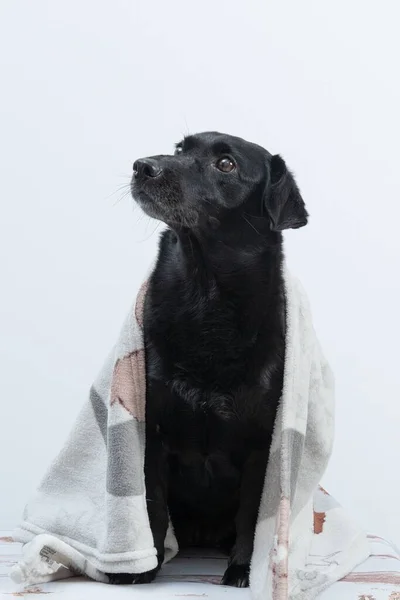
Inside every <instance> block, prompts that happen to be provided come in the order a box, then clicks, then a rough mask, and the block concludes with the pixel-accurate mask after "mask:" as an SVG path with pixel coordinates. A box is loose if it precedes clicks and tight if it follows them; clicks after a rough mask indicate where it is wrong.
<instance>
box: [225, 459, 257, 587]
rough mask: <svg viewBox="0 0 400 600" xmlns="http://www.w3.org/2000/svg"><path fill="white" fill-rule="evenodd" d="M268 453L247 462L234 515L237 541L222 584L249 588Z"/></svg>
mask: <svg viewBox="0 0 400 600" xmlns="http://www.w3.org/2000/svg"><path fill="white" fill-rule="evenodd" d="M267 461H268V453H267V452H254V453H253V454H252V455H251V456H250V457H249V459H248V461H247V462H246V464H245V466H244V470H243V474H242V481H241V486H240V505H239V510H238V512H237V515H236V520H235V523H236V541H235V545H234V546H233V548H232V552H231V555H230V558H229V563H228V568H227V570H226V571H225V574H224V576H223V578H222V581H221V583H222V584H223V585H230V586H234V587H248V585H249V576H250V561H251V556H252V554H253V544H254V532H255V528H256V523H257V516H258V509H259V506H260V500H261V493H262V489H263V485H264V478H265V470H266V467H267Z"/></svg>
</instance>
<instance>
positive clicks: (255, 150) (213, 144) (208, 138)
mask: <svg viewBox="0 0 400 600" xmlns="http://www.w3.org/2000/svg"><path fill="white" fill-rule="evenodd" d="M181 144H182V146H183V148H184V150H186V151H190V150H196V149H198V150H202V151H211V152H215V153H222V152H235V151H236V152H240V153H241V154H244V155H246V154H247V155H249V156H253V157H256V156H258V157H260V158H261V157H262V158H265V157H270V156H271V154H270V153H269V152H268V150H266V149H265V148H262V146H258V145H257V144H253V143H252V142H248V141H247V140H244V139H243V138H240V137H236V136H234V135H229V134H226V133H220V132H218V131H205V132H203V133H196V134H194V135H189V136H185V138H184V139H183V141H182V142H181Z"/></svg>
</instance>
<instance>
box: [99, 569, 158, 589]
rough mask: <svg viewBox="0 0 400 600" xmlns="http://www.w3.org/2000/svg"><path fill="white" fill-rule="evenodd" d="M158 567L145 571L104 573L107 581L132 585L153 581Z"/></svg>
mask: <svg viewBox="0 0 400 600" xmlns="http://www.w3.org/2000/svg"><path fill="white" fill-rule="evenodd" d="M158 571H159V567H156V568H155V569H152V570H151V571H145V572H144V573H106V575H107V576H108V583H112V584H114V585H132V584H139V583H151V582H152V581H154V579H155V577H156V575H157V573H158Z"/></svg>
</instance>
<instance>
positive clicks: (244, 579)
mask: <svg viewBox="0 0 400 600" xmlns="http://www.w3.org/2000/svg"><path fill="white" fill-rule="evenodd" d="M249 578H250V565H249V564H246V565H234V564H233V565H229V567H228V568H227V570H226V571H225V574H224V576H223V578H222V581H221V584H222V585H230V586H232V587H238V588H245V587H249Z"/></svg>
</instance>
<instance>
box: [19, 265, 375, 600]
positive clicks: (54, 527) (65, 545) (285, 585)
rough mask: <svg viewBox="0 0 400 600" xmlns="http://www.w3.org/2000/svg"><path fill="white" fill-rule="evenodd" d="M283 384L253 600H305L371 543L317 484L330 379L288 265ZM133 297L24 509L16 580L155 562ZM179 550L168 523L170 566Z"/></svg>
mask: <svg viewBox="0 0 400 600" xmlns="http://www.w3.org/2000/svg"><path fill="white" fill-rule="evenodd" d="M284 281H285V294H286V351H285V367H284V383H283V391H282V397H281V401H280V404H279V408H278V412H277V416H276V421H275V427H274V433H273V438H272V444H271V450H270V457H269V461H268V466H267V471H266V475H265V482H264V489H263V493H262V497H261V499H260V508H259V515H258V522H257V526H256V532H255V540H254V551H253V556H252V561H251V571H250V589H251V592H252V596H253V598H254V599H255V600H266V599H272V600H287V599H288V598H290V599H292V600H311V599H312V598H315V597H316V596H317V595H318V594H319V593H320V592H321V591H322V590H323V589H325V588H326V587H328V586H329V585H330V584H332V583H334V582H335V581H337V580H339V579H341V578H342V577H344V576H346V575H347V574H348V573H350V572H351V571H352V570H353V569H354V568H355V567H356V566H357V565H358V564H360V563H361V562H363V561H364V560H365V559H366V558H367V557H368V556H369V554H370V548H369V545H368V542H367V536H366V535H365V533H364V532H363V531H362V530H360V529H359V528H358V527H357V525H356V524H355V523H353V522H352V520H350V519H349V518H348V517H347V516H346V514H345V512H344V511H343V509H342V508H341V507H340V506H339V505H338V504H337V502H336V501H335V500H334V499H333V498H332V497H331V496H329V495H328V494H327V493H326V492H325V491H324V490H323V489H322V488H321V487H320V486H319V482H320V480H321V477H322V475H323V473H324V471H325V468H326V466H327V463H328V459H329V456H330V453H331V449H332V441H333V429H334V382H333V377H332V373H331V370H330V367H329V365H328V363H327V361H326V360H325V358H324V356H323V353H322V351H321V348H320V345H319V343H318V340H317V338H316V335H315V332H314V328H313V324H312V318H311V313H310V308H309V304H308V301H307V298H306V295H305V293H304V291H303V289H302V287H301V285H300V283H299V282H298V281H297V280H296V279H295V278H294V277H292V276H291V275H290V274H289V272H288V271H287V270H286V268H285V269H284ZM146 290H147V285H146V284H144V285H143V286H142V288H141V290H140V291H139V294H138V296H137V298H136V301H135V303H134V306H133V308H132V310H131V311H130V312H129V314H128V317H127V319H126V321H125V323H124V325H123V327H122V331H121V333H120V336H119V338H118V341H117V343H116V345H115V347H114V348H113V349H112V351H111V353H110V355H109V356H108V358H107V360H106V361H105V364H104V366H103V368H102V369H101V371H100V373H99V376H98V377H97V379H96V381H95V382H94V384H93V386H92V387H91V389H90V393H89V398H88V400H87V402H86V403H85V404H84V406H83V409H82V412H81V414H80V415H79V417H78V419H77V422H76V425H75V427H74V429H73V431H72V433H71V435H70V437H69V439H68V440H67V442H66V444H65V446H64V448H63V449H62V450H61V452H60V454H59V456H57V458H56V459H55V461H54V463H53V464H52V465H51V467H50V469H49V471H48V473H47V475H46V476H45V478H44V480H43V481H42V483H41V485H40V487H39V489H38V492H37V494H36V497H34V498H33V499H32V501H31V502H29V503H28V505H27V506H26V508H25V511H24V515H23V521H22V523H21V524H20V526H19V528H18V530H17V531H16V532H15V533H14V539H15V540H17V541H20V542H23V543H24V550H23V558H22V560H21V561H20V562H19V564H18V565H17V566H16V567H14V569H13V571H12V573H11V576H12V577H13V579H14V580H15V581H20V582H23V583H40V582H46V581H50V580H53V579H59V578H65V577H69V576H72V575H75V574H81V573H83V574H86V575H87V576H89V577H90V578H92V579H95V580H98V581H103V582H107V581H108V577H107V575H105V573H140V572H143V571H147V570H150V569H153V568H154V567H156V565H157V558H156V550H155V548H154V545H153V537H152V533H151V529H150V525H149V518H148V514H147V510H146V491H145V480H144V452H145V408H146V376H145V373H146V370H145V353H144V341H143V307H144V301H145V296H146ZM177 552H178V546H177V542H176V538H175V536H174V532H173V524H172V523H170V526H169V528H168V532H167V535H166V539H165V561H169V560H171V558H173V557H174V556H175V555H176V554H177Z"/></svg>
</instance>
